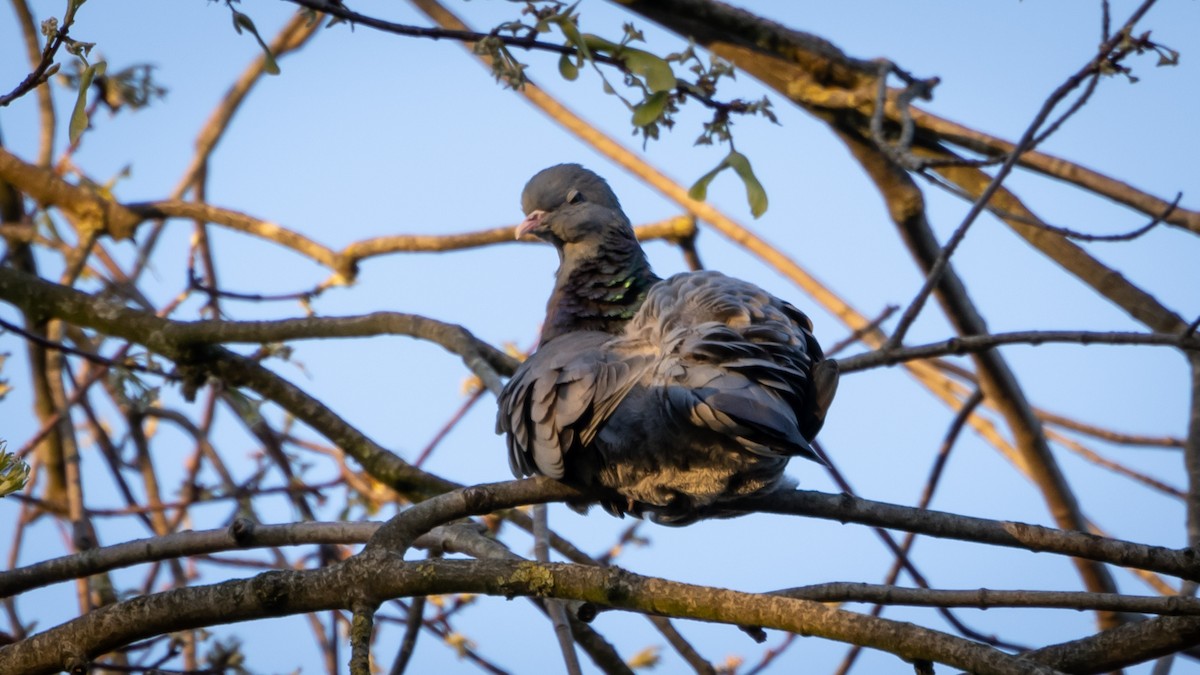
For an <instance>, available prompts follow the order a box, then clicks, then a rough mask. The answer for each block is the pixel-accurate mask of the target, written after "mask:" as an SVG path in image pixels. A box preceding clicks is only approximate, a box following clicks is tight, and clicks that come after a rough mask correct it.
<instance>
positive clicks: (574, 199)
mask: <svg viewBox="0 0 1200 675" xmlns="http://www.w3.org/2000/svg"><path fill="white" fill-rule="evenodd" d="M582 201H584V199H583V193H582V192H580V191H579V190H571V191H570V192H568V193H567V203H568V204H578V203H580V202H582Z"/></svg>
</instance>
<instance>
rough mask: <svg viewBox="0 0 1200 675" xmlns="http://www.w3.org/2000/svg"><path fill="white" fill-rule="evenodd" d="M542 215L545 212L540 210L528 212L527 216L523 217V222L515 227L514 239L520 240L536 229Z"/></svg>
mask: <svg viewBox="0 0 1200 675" xmlns="http://www.w3.org/2000/svg"><path fill="white" fill-rule="evenodd" d="M544 215H546V212H545V211H542V210H541V209H537V210H534V211H530V212H529V215H528V216H525V220H523V221H521V224H520V225H518V226H517V235H516V238H517V239H520V238H521V237H523V236H525V235H526V234H529V233H530V232H531V231H533V230H534V229H536V228H537V226H538V225H541V224H542V216H544Z"/></svg>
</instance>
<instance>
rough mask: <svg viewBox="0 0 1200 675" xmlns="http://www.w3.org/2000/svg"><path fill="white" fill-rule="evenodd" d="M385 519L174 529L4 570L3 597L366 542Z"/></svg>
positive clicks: (241, 521)
mask: <svg viewBox="0 0 1200 675" xmlns="http://www.w3.org/2000/svg"><path fill="white" fill-rule="evenodd" d="M379 525H380V524H379V523H348V522H336V523H319V522H304V523H289V524H286V525H257V524H254V523H252V522H250V521H248V520H245V519H241V518H239V519H238V520H236V521H234V523H233V524H232V525H230V526H229V527H225V528H221V529H217V530H203V531H199V532H192V531H188V532H174V533H171V534H167V535H163V536H161V537H149V538H146V539H135V540H133V541H127V542H124V543H121V544H115V545H113V546H105V547H102V548H94V549H89V550H86V551H83V552H81V553H76V554H74V555H67V556H62V557H59V558H53V559H50V560H45V561H43V562H39V563H35V564H33V565H28V566H26V567H18V568H16V569H13V570H8V571H5V572H0V598H10V597H14V596H16V595H17V594H19V593H24V592H25V591H28V590H30V589H32V588H40V587H42V586H48V585H50V584H53V583H58V582H61V581H69V580H71V579H82V578H84V577H88V576H91V575H93V574H100V573H102V572H107V571H109V570H114V569H118V568H122V567H130V566H133V565H140V564H142V563H148V562H156V561H159V560H171V559H175V558H185V557H188V556H196V555H207V554H211V553H220V552H223V551H232V550H238V549H249V548H265V547H271V546H301V545H305V544H365V543H366V542H367V540H368V539H370V538H371V535H373V534H375V531H376V530H378V529H379Z"/></svg>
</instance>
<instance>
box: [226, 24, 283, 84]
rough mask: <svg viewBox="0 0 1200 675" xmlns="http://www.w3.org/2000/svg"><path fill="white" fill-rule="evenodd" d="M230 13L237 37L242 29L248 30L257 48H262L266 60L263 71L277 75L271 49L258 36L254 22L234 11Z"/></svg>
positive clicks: (277, 70)
mask: <svg viewBox="0 0 1200 675" xmlns="http://www.w3.org/2000/svg"><path fill="white" fill-rule="evenodd" d="M231 11H232V12H233V29H234V30H236V31H237V32H238V35H241V34H242V30H243V29H245V30H248V31H250V34H251V35H253V36H254V39H255V40H257V41H258V46H259V47H262V50H263V55H264V58H265V59H266V63H265V64H263V70H264V71H265V72H266V73H267V74H268V75H278V74H279V64H278V63H276V62H275V55H274V54H272V53H271V48H270V47H269V46H268V45H267V43H266V41H265V40H263V39H262V36H261V35H259V34H258V28H256V27H255V26H254V21H253V20H251V18H250V17H249V16H246V15H245V14H242V13H241V12H239V11H237V10H236V9H233V10H231Z"/></svg>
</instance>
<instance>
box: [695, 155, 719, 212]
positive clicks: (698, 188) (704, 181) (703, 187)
mask: <svg viewBox="0 0 1200 675" xmlns="http://www.w3.org/2000/svg"><path fill="white" fill-rule="evenodd" d="M728 168H729V158H728V157H726V158H725V159H723V160H721V163H720V164H718V165H717V168H715V169H713V170H712V171H709V172H708V173H706V174H704V175H703V176H701V177H700V180H698V181H696V183H695V184H694V185H692V187H690V188H688V196H689V197H691V198H692V199H695V200H696V201H698V202H702V201H704V199H705V198H706V197H708V184H709V183H711V182H712V181H713V179H714V178H716V177H717V174H719V173H721V172H722V171H724V170H725V169H728Z"/></svg>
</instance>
